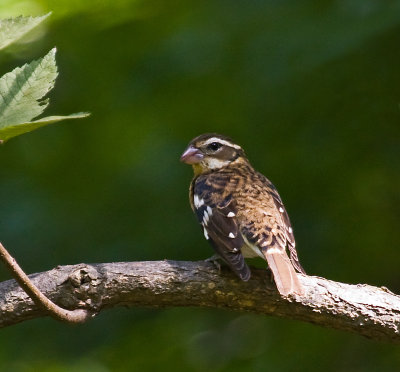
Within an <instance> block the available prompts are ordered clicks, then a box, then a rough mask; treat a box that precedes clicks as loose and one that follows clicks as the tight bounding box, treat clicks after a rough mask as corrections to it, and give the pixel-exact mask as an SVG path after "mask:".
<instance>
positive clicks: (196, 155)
mask: <svg viewBox="0 0 400 372" xmlns="http://www.w3.org/2000/svg"><path fill="white" fill-rule="evenodd" d="M203 158H204V155H203V154H202V153H201V152H200V150H199V149H196V148H194V147H192V146H189V147H188V148H187V149H186V150H185V152H184V153H183V154H182V156H181V161H182V162H183V163H186V164H197V163H200V162H201V161H202V160H203Z"/></svg>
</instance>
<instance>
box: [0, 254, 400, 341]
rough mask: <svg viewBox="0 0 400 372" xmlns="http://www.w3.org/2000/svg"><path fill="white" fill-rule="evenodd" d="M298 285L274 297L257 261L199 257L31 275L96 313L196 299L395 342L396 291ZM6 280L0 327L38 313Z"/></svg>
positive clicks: (0, 293)
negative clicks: (217, 263)
mask: <svg viewBox="0 0 400 372" xmlns="http://www.w3.org/2000/svg"><path fill="white" fill-rule="evenodd" d="M299 276H300V281H301V283H302V284H303V286H304V287H305V290H306V293H305V295H304V296H302V297H301V298H300V297H297V296H296V297H290V298H282V297H280V296H279V294H278V293H277V291H276V288H275V286H274V284H273V283H272V282H271V279H270V275H269V273H268V272H267V271H266V270H263V269H252V278H251V279H250V280H249V281H248V282H242V281H240V280H238V279H237V278H236V277H235V276H234V275H233V274H232V273H231V272H229V270H228V269H225V268H223V269H222V272H221V273H219V272H218V270H217V269H216V268H215V267H214V265H212V264H210V263H207V262H204V261H200V262H183V261H150V262H120V263H105V264H93V265H89V264H79V265H73V266H72V265H71V266H59V267H57V268H55V269H53V270H50V271H47V272H43V273H38V274H32V275H30V276H29V277H30V278H31V279H32V281H33V283H34V284H35V285H36V286H37V287H38V288H39V289H40V290H41V291H42V292H43V293H44V294H45V295H46V296H47V297H49V298H50V299H51V300H52V301H54V302H55V303H57V304H58V305H60V306H62V307H63V308H66V309H71V310H73V309H77V308H81V309H86V310H89V311H92V312H93V313H97V312H99V311H101V310H102V309H106V308H112V307H115V306H146V307H166V306H201V307H213V308H223V309H229V310H234V311H247V312H253V313H258V314H265V315H274V316H279V317H284V318H290V319H297V320H302V321H306V322H310V323H314V324H318V325H320V326H323V327H330V328H336V329H340V330H345V331H351V332H354V333H357V334H359V335H362V336H365V337H368V338H371V339H375V340H382V341H388V342H400V332H399V331H400V296H397V295H395V294H393V293H391V292H390V291H388V290H387V289H386V288H378V287H372V286H369V285H364V284H363V285H361V284H358V285H349V284H344V283H338V282H333V281H330V280H327V279H324V278H319V277H314V276H305V275H299ZM46 315H47V313H46V311H45V310H43V309H42V308H40V307H38V306H37V305H35V304H34V302H33V301H32V300H31V299H30V298H29V297H28V295H27V294H26V293H25V292H24V291H23V290H22V289H20V287H19V286H18V284H17V283H16V282H15V281H14V280H8V281H5V282H2V283H0V327H6V326H9V325H12V324H16V323H19V322H22V321H25V320H28V319H32V318H37V317H41V316H46Z"/></svg>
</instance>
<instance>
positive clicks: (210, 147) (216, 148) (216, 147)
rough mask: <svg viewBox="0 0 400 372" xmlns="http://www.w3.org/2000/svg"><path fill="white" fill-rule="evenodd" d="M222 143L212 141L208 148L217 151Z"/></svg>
mask: <svg viewBox="0 0 400 372" xmlns="http://www.w3.org/2000/svg"><path fill="white" fill-rule="evenodd" d="M221 146H222V144H221V143H219V142H211V143H210V144H209V145H208V146H207V149H209V150H212V151H217V150H218V149H219V148H221Z"/></svg>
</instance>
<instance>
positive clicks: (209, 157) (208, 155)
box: [181, 133, 246, 174]
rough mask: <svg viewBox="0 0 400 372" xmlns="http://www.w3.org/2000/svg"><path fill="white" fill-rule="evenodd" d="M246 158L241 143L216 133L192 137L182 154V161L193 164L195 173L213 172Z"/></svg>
mask: <svg viewBox="0 0 400 372" xmlns="http://www.w3.org/2000/svg"><path fill="white" fill-rule="evenodd" d="M245 159H246V157H245V154H244V151H243V149H242V148H241V147H240V146H239V145H237V144H236V143H235V142H233V141H232V140H231V139H230V138H228V137H225V136H222V135H220V134H215V133H206V134H202V135H201V136H198V137H196V138H194V139H192V140H191V141H190V143H189V145H188V147H187V148H186V150H185V151H184V153H183V154H182V156H181V161H182V162H184V163H186V164H190V165H192V166H193V170H194V173H195V174H202V173H206V172H213V171H216V170H219V169H221V168H224V167H226V166H228V165H229V164H231V163H233V162H239V161H243V160H245Z"/></svg>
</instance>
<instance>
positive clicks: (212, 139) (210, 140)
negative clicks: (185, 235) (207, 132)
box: [203, 137, 242, 150]
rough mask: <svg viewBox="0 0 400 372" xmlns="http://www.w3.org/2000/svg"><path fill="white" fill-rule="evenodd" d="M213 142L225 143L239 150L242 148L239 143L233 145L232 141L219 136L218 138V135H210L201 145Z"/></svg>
mask: <svg viewBox="0 0 400 372" xmlns="http://www.w3.org/2000/svg"><path fill="white" fill-rule="evenodd" d="M213 142H218V143H220V144H222V145H226V146H229V147H233V148H234V149H236V150H241V149H242V148H241V147H240V146H239V145H235V144H234V143H232V142H229V141H225V140H223V139H221V138H218V137H211V138H209V139H208V140H207V141H206V142H204V144H203V146H207V145H209V144H210V143H213Z"/></svg>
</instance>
